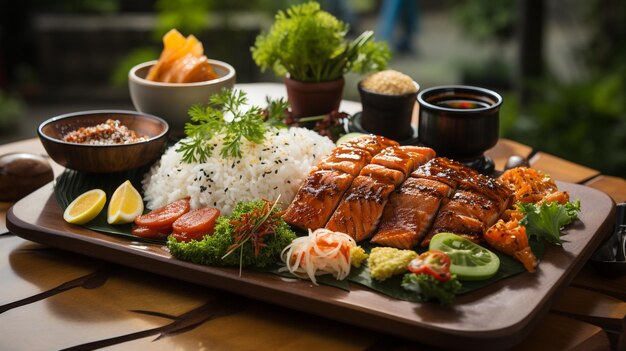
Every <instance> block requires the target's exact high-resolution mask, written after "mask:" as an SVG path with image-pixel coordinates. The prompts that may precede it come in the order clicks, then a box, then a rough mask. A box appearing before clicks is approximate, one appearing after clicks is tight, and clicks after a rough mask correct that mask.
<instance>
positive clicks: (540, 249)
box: [268, 233, 545, 302]
mask: <svg viewBox="0 0 626 351" xmlns="http://www.w3.org/2000/svg"><path fill="white" fill-rule="evenodd" d="M298 234H301V233H298ZM361 247H363V249H364V250H365V252H367V253H368V254H369V253H370V251H371V250H372V248H373V247H375V246H374V245H372V244H369V243H362V244H361ZM530 247H531V249H532V250H533V253H534V254H535V256H537V259H541V257H543V253H544V251H545V246H544V244H543V243H542V242H540V241H537V240H530ZM417 251H418V252H419V253H421V252H424V251H426V250H425V249H418V250H417ZM494 253H495V254H496V255H497V256H498V258H499V259H500V268H499V269H498V272H497V273H496V274H495V275H494V276H493V277H491V278H489V279H486V280H480V281H461V285H462V286H461V288H460V289H459V290H458V291H457V294H458V295H462V294H466V293H469V292H472V291H475V290H478V289H481V288H484V287H487V286H489V285H492V284H493V283H495V282H497V281H500V280H502V279H505V278H508V277H512V276H514V275H518V274H520V273H525V272H526V269H525V268H524V266H523V265H522V263H521V262H519V261H517V260H516V259H514V258H512V257H510V256H507V255H505V254H503V253H501V252H499V251H495V250H494ZM268 271H269V272H271V273H275V274H279V275H282V276H285V277H292V278H293V275H291V274H290V273H289V272H284V273H278V271H277V270H274V269H272V270H268ZM403 275H404V274H400V275H396V276H393V277H391V278H389V279H387V280H385V281H382V282H379V281H377V280H374V279H372V277H371V276H370V274H369V268H368V267H367V261H365V262H363V264H362V265H361V267H359V268H355V267H352V268H351V270H350V275H349V276H348V278H347V279H346V281H349V282H352V283H356V284H360V285H363V286H365V287H368V288H370V289H372V290H375V291H377V292H379V293H381V294H384V295H387V296H390V297H393V298H396V299H399V300H405V301H411V302H421V301H422V299H421V298H420V297H419V296H416V295H415V293H413V292H411V291H407V290H405V289H404V288H402V277H403ZM322 277H324V276H322ZM328 278H330V279H328ZM317 279H318V282H319V283H320V284H324V285H329V286H334V287H338V288H340V289H343V290H349V285H346V286H345V287H344V286H343V285H342V286H338V285H339V283H340V281H337V280H336V279H334V278H333V277H332V276H327V277H326V278H325V279H319V278H317Z"/></svg>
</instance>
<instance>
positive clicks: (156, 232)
mask: <svg viewBox="0 0 626 351" xmlns="http://www.w3.org/2000/svg"><path fill="white" fill-rule="evenodd" d="M171 232H172V227H169V228H166V229H163V230H161V229H152V228H148V227H142V226H133V229H132V230H131V233H132V234H133V235H136V236H140V237H142V238H154V239H163V238H166V237H167V236H168V235H170V233H171Z"/></svg>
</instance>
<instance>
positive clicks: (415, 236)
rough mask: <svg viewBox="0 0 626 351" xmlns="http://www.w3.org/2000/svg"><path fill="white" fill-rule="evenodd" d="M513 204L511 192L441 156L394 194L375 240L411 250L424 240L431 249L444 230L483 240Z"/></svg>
mask: <svg viewBox="0 0 626 351" xmlns="http://www.w3.org/2000/svg"><path fill="white" fill-rule="evenodd" d="M509 204H510V192H508V189H506V188H505V187H504V186H502V185H501V184H499V183H498V182H497V181H494V180H493V179H491V178H488V177H485V176H482V175H480V174H478V173H477V172H475V171H474V170H472V169H470V168H468V167H466V166H464V165H463V164H460V163H458V162H454V161H451V160H449V159H446V158H441V157H439V158H435V159H433V160H431V161H429V162H428V163H426V164H424V165H422V166H420V167H419V168H417V169H416V170H415V171H414V172H413V173H412V174H411V177H410V178H409V179H407V180H406V181H405V182H404V183H403V184H402V186H401V187H400V188H398V189H397V190H396V191H395V192H394V193H393V194H392V195H391V196H390V199H389V202H388V204H387V206H386V207H385V210H384V212H383V218H382V220H381V224H380V228H379V230H378V232H377V233H376V235H374V237H373V238H372V242H374V243H376V244H380V245H385V246H392V247H397V248H401V249H409V248H412V247H414V246H415V245H417V244H419V243H420V242H421V243H422V245H423V246H426V245H428V243H429V242H430V238H432V236H433V235H434V234H436V233H439V232H443V231H451V232H454V233H457V234H461V235H464V236H466V237H468V238H470V239H472V240H474V241H480V239H481V238H482V233H483V232H484V230H486V229H487V228H488V227H489V226H490V225H491V224H493V223H495V221H496V220H497V219H498V218H499V217H500V215H501V214H502V212H503V211H504V210H505V209H506V208H508V206H509ZM489 223H491V224H489ZM424 237H425V239H424Z"/></svg>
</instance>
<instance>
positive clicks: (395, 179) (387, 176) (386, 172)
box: [360, 164, 405, 187]
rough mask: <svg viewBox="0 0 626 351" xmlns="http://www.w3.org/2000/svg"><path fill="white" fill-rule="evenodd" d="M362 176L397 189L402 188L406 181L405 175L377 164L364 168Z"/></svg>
mask: <svg viewBox="0 0 626 351" xmlns="http://www.w3.org/2000/svg"><path fill="white" fill-rule="evenodd" d="M360 175H361V176H366V177H370V178H374V179H375V180H377V181H379V182H381V183H385V184H393V185H394V186H395V187H398V186H400V184H402V182H403V181H404V179H405V176H404V173H402V172H400V171H396V170H395V169H390V168H387V167H384V166H381V165H375V164H369V165H367V166H365V167H363V169H362V170H361V173H360Z"/></svg>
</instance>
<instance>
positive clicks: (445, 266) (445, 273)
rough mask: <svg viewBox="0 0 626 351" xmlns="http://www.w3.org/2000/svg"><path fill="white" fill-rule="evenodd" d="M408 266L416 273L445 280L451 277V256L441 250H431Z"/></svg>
mask: <svg viewBox="0 0 626 351" xmlns="http://www.w3.org/2000/svg"><path fill="white" fill-rule="evenodd" d="M407 268H408V269H409V270H410V271H411V272H413V273H415V274H420V273H425V274H428V275H431V276H433V277H434V278H435V279H437V280H439V281H442V282H445V281H447V280H448V279H450V277H451V275H450V257H448V255H447V254H446V253H444V252H442V251H439V250H429V251H426V252H424V253H423V254H421V255H419V256H418V257H416V258H414V259H413V260H411V262H409V264H408V266H407Z"/></svg>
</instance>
